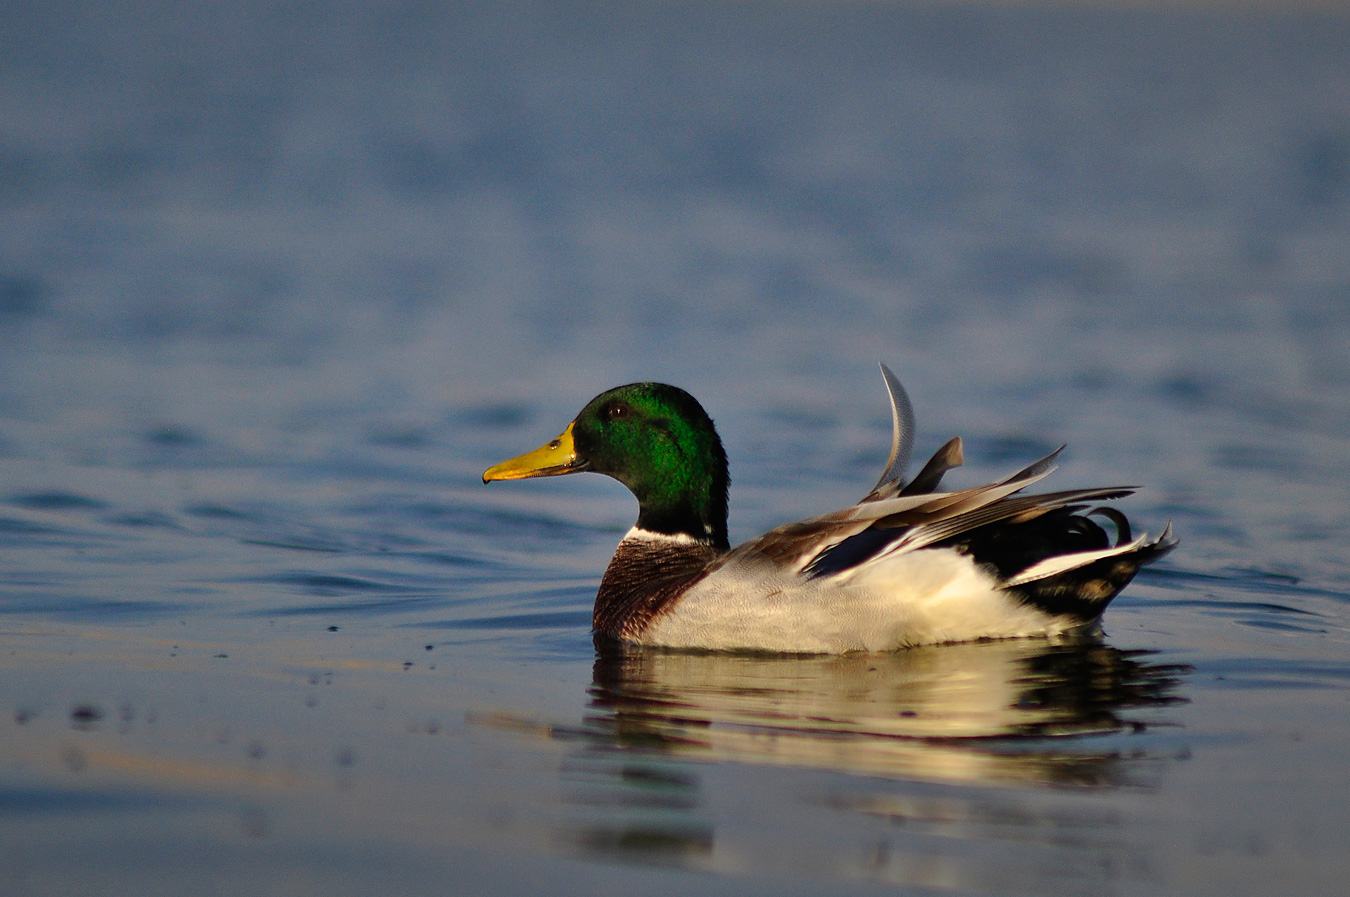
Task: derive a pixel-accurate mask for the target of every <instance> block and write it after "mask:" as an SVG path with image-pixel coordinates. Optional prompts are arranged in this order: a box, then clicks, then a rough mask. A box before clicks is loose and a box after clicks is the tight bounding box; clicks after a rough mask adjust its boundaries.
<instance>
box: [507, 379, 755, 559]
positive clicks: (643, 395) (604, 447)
mask: <svg viewBox="0 0 1350 897" xmlns="http://www.w3.org/2000/svg"><path fill="white" fill-rule="evenodd" d="M582 470H593V471H595V472H596V473H603V474H606V475H607V476H611V477H613V478H614V479H616V480H618V481H619V482H620V483H623V484H624V485H625V486H627V487H628V489H629V490H630V491H631V492H632V493H633V495H635V496H637V500H638V526H639V527H641V528H643V529H645V530H648V531H651V532H656V533H666V534H671V535H674V534H678V533H684V534H686V535H689V536H692V537H693V538H695V539H698V540H699V541H702V542H708V543H710V544H712V545H714V546H716V547H718V548H722V549H725V548H726V547H727V487H728V485H729V483H730V480H729V478H728V476H727V457H726V452H724V451H723V449H722V441H721V440H720V439H718V438H717V431H716V429H714V428H713V422H712V419H711V418H709V417H708V414H707V412H705V411H704V410H703V407H702V406H701V405H699V403H698V402H697V401H696V400H695V399H694V397H693V396H691V395H689V393H687V392H685V391H684V390H682V389H678V388H676V387H674V386H667V385H665V384H664V383H630V384H629V385H627V386H620V387H617V388H615V389H611V390H609V391H608V392H605V393H601V394H600V395H598V396H596V397H595V398H594V399H591V401H590V402H589V403H588V404H587V405H586V407H585V408H583V409H581V413H580V414H578V415H577V416H576V419H575V420H573V421H572V423H570V424H569V425H568V426H567V429H566V430H564V431H563V433H562V435H561V436H559V437H558V438H557V439H555V440H553V441H552V442H550V443H548V444H547V445H545V446H543V447H541V448H539V449H536V450H535V451H533V452H530V453H529V454H526V455H521V456H520V457H519V458H513V459H512V460H510V461H505V462H503V463H501V464H498V465H497V466H496V467H493V468H491V469H489V470H488V471H487V472H486V473H484V474H483V482H485V483H486V482H489V481H491V480H515V479H524V478H525V477H539V476H558V475H561V474H565V473H577V472H579V471H582Z"/></svg>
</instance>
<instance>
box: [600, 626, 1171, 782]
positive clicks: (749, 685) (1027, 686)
mask: <svg viewBox="0 0 1350 897" xmlns="http://www.w3.org/2000/svg"><path fill="white" fill-rule="evenodd" d="M1184 672H1185V668H1184V667H1178V666H1174V665H1165V664H1156V663H1151V662H1149V661H1147V660H1145V659H1143V658H1141V657H1138V656H1132V655H1130V654H1127V653H1125V652H1122V651H1120V650H1117V649H1115V648H1111V647H1109V646H1106V645H1103V644H1101V643H1100V642H1097V641H1095V640H1093V639H1083V640H1075V641H1071V642H1069V643H1064V644H1055V645H1047V644H1046V643H1045V642H1043V641H1028V640H1004V641H991V642H978V643H970V644H963V645H949V646H943V647H918V648H914V649H912V650H909V651H902V652H896V653H889V654H849V655H844V656H817V657H781V656H778V657H775V656H772V655H746V654H726V653H696V654H691V653H685V652H672V651H665V650H661V649H651V648H644V647H640V646H615V647H612V648H608V649H605V650H603V651H601V653H600V656H599V659H598V660H597V661H596V664H595V675H594V684H593V685H592V689H591V707H592V708H593V709H594V710H596V711H598V713H597V714H596V715H593V716H592V717H590V718H589V719H588V720H587V723H588V725H587V727H586V731H587V732H588V733H589V734H588V737H587V740H588V741H590V740H592V739H594V738H596V737H597V736H598V737H599V738H600V740H601V742H602V743H608V744H610V745H612V746H615V747H621V748H646V749H648V750H653V751H656V752H657V753H661V754H671V755H679V756H684V757H687V758H689V759H706V760H733V761H742V762H752V763H769V764H784V765H793V766H814V767H821V768H828V769H835V770H839V771H843V772H854V773H866V774H871V775H884V776H888V777H896V776H899V777H903V778H919V779H929V780H937V781H968V782H982V783H998V782H1010V781H1033V782H1060V783H1072V784H1092V785H1109V784H1118V783H1120V782H1123V781H1126V780H1128V779H1129V769H1127V768H1126V767H1127V766H1128V764H1123V763H1122V762H1121V753H1122V752H1121V750H1120V748H1121V744H1120V742H1119V741H1118V740H1117V739H1112V738H1106V739H1102V738H1091V739H1087V740H1086V741H1082V740H1078V739H1071V740H1069V741H1067V742H1066V741H1065V740H1064V738H1063V737H1062V736H1072V735H1080V736H1081V735H1095V736H1105V735H1111V734H1116V733H1127V734H1131V735H1133V734H1134V733H1138V732H1141V731H1143V730H1144V729H1145V728H1146V725H1147V723H1148V722H1151V721H1152V719H1153V717H1152V716H1151V715H1150V714H1148V713H1147V710H1148V708H1154V709H1158V708H1162V707H1165V706H1168V705H1170V704H1173V703H1176V702H1178V701H1182V700H1184V699H1182V698H1180V697H1177V696H1176V695H1175V694H1174V690H1175V687H1176V685H1177V682H1178V676H1179V675H1181V674H1182V673H1184ZM1131 741H1132V746H1133V747H1135V748H1139V747H1142V745H1141V744H1139V743H1138V742H1134V741H1133V739H1131Z"/></svg>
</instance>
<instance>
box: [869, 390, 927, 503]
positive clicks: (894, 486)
mask: <svg viewBox="0 0 1350 897" xmlns="http://www.w3.org/2000/svg"><path fill="white" fill-rule="evenodd" d="M881 376H882V378H883V379H884V380H885V381H886V392H887V393H888V394H889V395H890V398H891V456H890V457H889V458H888V459H886V469H885V470H883V471H882V472H881V479H879V480H877V484H876V485H875V486H873V487H872V491H871V492H869V493H867V497H866V498H864V499H863V501H879V500H881V499H884V498H890V497H892V496H894V495H895V494H897V493H898V492H899V491H900V487H901V486H903V485H904V480H905V471H906V470H907V469H908V468H909V456H910V455H911V454H913V452H914V430H915V428H916V426H917V425H916V422H915V417H914V405H913V403H912V402H910V400H909V394H908V393H907V392H905V387H904V386H903V385H901V383H900V378H899V377H897V376H895V373H894V372H893V371H891V369H890V368H888V367H886V365H884V364H883V365H881Z"/></svg>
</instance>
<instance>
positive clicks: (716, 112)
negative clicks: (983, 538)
mask: <svg viewBox="0 0 1350 897" xmlns="http://www.w3.org/2000/svg"><path fill="white" fill-rule="evenodd" d="M0 34H3V42H4V44H5V50H4V52H3V54H0V121H3V122H4V125H3V128H0V894H11V893H12V894H16V895H29V894H58V893H61V894H64V893H106V894H137V895H142V894H181V893H194V894H197V893H231V894H234V893H276V894H297V893H320V892H323V893H339V894H342V893H350V894H371V893H394V892H408V893H478V894H517V893H529V892H539V893H582V892H587V893H589V892H594V891H596V890H598V889H604V890H607V891H610V892H618V893H632V892H638V891H641V892H644V893H681V894H683V893H736V894H744V893H775V894H785V893H786V894H791V893H803V894H805V893H813V894H814V893H822V892H845V891H846V892H857V893H871V892H877V893H882V892H894V891H896V890H900V891H902V892H905V893H933V892H943V893H969V894H1008V893H1017V894H1079V893H1082V894H1088V893H1091V894H1102V893H1109V894H1115V893H1119V894H1135V893H1138V894H1154V893H1185V894H1211V893H1212V894H1224V895H1231V894H1266V893H1273V892H1280V893H1299V894H1339V893H1342V892H1343V889H1344V882H1345V880H1346V878H1347V876H1348V875H1350V860H1347V859H1346V853H1345V849H1344V837H1343V832H1344V830H1345V827H1346V824H1347V822H1350V812H1348V811H1347V810H1346V801H1345V793H1346V787H1345V782H1346V781H1347V780H1348V779H1350V752H1347V751H1346V748H1345V744H1346V732H1347V727H1348V726H1350V626H1348V625H1347V617H1348V615H1350V544H1348V543H1347V538H1346V535H1345V533H1346V531H1347V524H1350V519H1348V518H1350V511H1348V510H1347V508H1350V486H1348V485H1347V483H1350V478H1347V477H1346V475H1345V472H1346V469H1347V466H1348V465H1350V424H1348V423H1347V421H1350V302H1347V297H1348V296H1350V254H1348V253H1347V252H1346V251H1345V248H1346V247H1347V246H1350V101H1348V100H1347V98H1350V22H1348V21H1347V19H1346V18H1344V17H1343V16H1340V15H1337V14H1334V13H1330V12H1318V11H1316V10H1308V11H1293V12H1289V11H1285V12H1280V13H1275V12H1263V11H1261V10H1259V9H1247V10H1245V11H1243V12H1241V13H1237V12H1228V11H1225V10H1223V9H1221V8H1220V9H1211V8H1203V9H1200V10H1197V11H1189V12H1186V11H1183V12H1176V11H1165V10H1151V11H1130V10H1120V9H1105V10H1102V9H1083V8H1078V7H1059V6H1040V5H1036V4H1022V5H1008V6H1004V5H991V6H982V5H947V4H943V5H939V6H936V7H932V8H927V7H922V6H915V5H907V4H844V5H838V4H791V5H787V4H781V5H780V4H758V5H744V6H739V5H738V6H730V7H724V6H720V5H697V4H695V5H684V4H640V5H638V6H636V7H632V8H630V7H629V6H623V5H612V6H611V5H606V4H598V3H597V4H584V5H582V6H581V7H580V8H574V7H569V6H566V5H552V4H541V5H529V6H522V7H516V8H512V9H511V10H509V11H507V10H501V9H498V8H497V7H495V6H493V5H483V6H481V7H479V6H474V5H454V6H452V7H450V8H445V9H442V8H438V7H435V6H432V5H417V4H411V5H380V6H372V5H366V4H357V3H339V4H327V5H322V6H313V7H310V6H298V5H296V6H292V5H283V4H265V3H243V4H237V5H235V6H234V7H232V8H230V9H229V10H226V9H223V8H219V9H218V8H216V7H214V6H210V5H205V4H200V5H199V4H186V5H184V4H154V3H146V4H134V3H109V4H97V5H88V6H87V7H81V8H77V9H73V10H60V11H57V10H54V9H53V8H49V7H48V6H47V5H39V4H27V3H12V4H9V5H7V6H6V8H5V10H4V11H0ZM877 361H885V362H887V363H888V364H890V365H891V366H892V367H893V368H894V369H895V370H896V371H897V373H899V374H900V376H901V377H902V379H904V381H905V382H906V384H907V386H908V387H909V390H910V392H911V394H912V396H913V398H914V400H915V404H916V407H917V410H918V414H919V423H920V438H919V445H918V450H919V452H920V453H922V452H923V450H925V449H926V450H928V451H931V450H933V449H935V448H936V447H937V446H938V445H939V444H941V442H942V441H944V440H945V439H946V438H947V437H948V436H950V435H954V434H960V435H962V436H964V437H965V438H966V440H967V441H966V446H967V461H968V464H967V468H966V469H964V470H962V471H958V472H957V473H956V474H955V475H954V477H953V480H952V482H954V483H956V484H963V485H970V484H974V483H976V482H984V481H986V480H987V479H988V478H990V477H993V476H995V475H999V474H1006V473H1008V472H1010V471H1011V470H1014V469H1016V468H1018V467H1020V466H1022V465H1023V464H1025V463H1026V462H1028V461H1030V460H1032V459H1033V458H1035V457H1037V456H1038V455H1039V454H1040V453H1044V452H1046V451H1048V450H1050V449H1053V448H1054V447H1055V446H1056V445H1058V444H1060V443H1061V442H1067V443H1068V444H1069V450H1068V452H1067V453H1066V456H1065V460H1064V463H1063V464H1062V466H1061V469H1060V470H1059V472H1057V473H1056V474H1055V477H1054V480H1053V482H1054V483H1055V484H1057V486H1058V487H1059V488H1067V487H1072V486H1074V485H1096V484H1104V483H1117V482H1125V483H1141V484H1145V486H1146V487H1147V488H1145V489H1144V490H1143V491H1141V492H1140V493H1139V494H1138V495H1136V496H1134V497H1133V498H1131V499H1129V500H1128V501H1127V502H1125V503H1124V504H1123V507H1124V508H1125V509H1126V510H1127V511H1129V512H1130V514H1131V516H1132V519H1133V520H1134V521H1135V523H1136V528H1137V529H1141V530H1143V529H1147V530H1150V531H1153V532H1157V531H1158V529H1159V528H1161V526H1162V525H1163V523H1164V522H1166V521H1167V520H1172V521H1173V523H1174V526H1175V528H1176V530H1177V532H1178V533H1179V535H1180V536H1181V538H1182V546H1181V548H1180V549H1179V550H1178V551H1176V552H1175V553H1174V554H1173V555H1171V556H1170V557H1169V558H1167V559H1166V561H1164V562H1163V563H1162V564H1160V565H1158V566H1157V567H1154V568H1151V569H1149V570H1147V571H1145V572H1144V573H1143V574H1141V575H1140V577H1139V578H1138V580H1137V581H1136V582H1135V583H1134V584H1133V585H1131V586H1130V588H1129V589H1128V590H1127V591H1126V592H1125V593H1124V594H1123V595H1122V596H1121V597H1120V598H1119V599H1117V601H1116V602H1115V603H1114V604H1113V605H1112V607H1111V609H1110V611H1109V612H1108V614H1107V616H1106V620H1105V630H1106V634H1105V637H1104V638H1103V639H1102V640H1101V641H1094V642H1088V643H1084V644H1076V645H1063V646H1056V647H1049V646H1046V645H1043V644H1039V643H1036V642H1034V641H1028V642H1008V643H994V644H976V645H963V646H950V647H942V648H929V649H919V650H913V651H907V652H903V653H898V654H894V655H886V656H849V657H841V658H828V657H821V658H773V657H753V656H718V655H698V654H694V655H690V654H672V653H661V652H650V651H638V650H631V651H625V652H619V653H614V654H609V653H606V654H597V652H596V649H595V647H594V646H593V644H592V642H591V639H590V635H589V632H588V627H589V614H590V604H591V600H592V598H593V596H594V590H595V587H596V585H597V583H598V579H599V574H600V572H601V571H602V570H603V567H604V564H605V563H606V561H607V560H608V557H609V554H610V552H611V551H612V549H613V546H614V544H615V543H616V542H617V540H618V539H619V537H620V536H621V534H622V533H623V532H624V531H625V530H626V529H627V528H628V527H629V525H630V524H631V522H632V520H633V517H634V513H635V506H634V503H633V501H632V499H631V498H630V497H629V496H628V495H627V493H626V492H625V491H624V490H623V489H622V487H619V486H618V485H616V484H614V483H612V482H609V481H607V480H603V479H602V478H599V477H573V478H567V479H565V480H561V481H532V482H528V483H515V484H499V485H494V486H492V487H491V488H488V487H484V486H482V485H481V484H480V483H479V475H480V474H481V472H482V470H483V469H484V468H485V467H486V466H488V465H489V464H491V463H494V462H496V461H499V460H501V459H502V458H505V457H508V456H510V455H514V454H517V453H518V452H520V451H523V450H525V449H529V448H533V447H534V446H535V445H538V444H539V443H541V442H543V441H544V440H546V439H547V438H550V437H551V436H553V435H555V434H556V433H557V432H558V431H559V430H560V429H561V427H562V426H563V425H564V424H565V423H566V422H567V421H568V420H569V419H570V417H571V416H572V414H574V413H575V412H576V411H577V410H578V409H579V408H580V407H581V405H582V404H583V403H584V402H585V401H586V400H587V399H589V398H590V397H591V396H592V395H593V394H595V393H596V392H598V391H600V390H602V389H604V388H606V387H609V386H612V385H615V384H618V383H622V382H628V381H631V380H635V379H646V378H652V379H663V380H668V381H671V382H675V383H678V384H680V385H682V386H684V387H686V388H687V389H689V390H690V391H692V392H693V393H694V394H695V395H698V396H699V397H700V399H702V400H703V402H704V404H705V405H706V406H707V407H708V409H709V411H710V412H711V413H712V415H713V416H714V418H715V419H716V420H717V422H718V425H719V428H720V429H721V432H722V434H723V437H724V439H725V441H726V443H727V447H728V453H729V456H730V459H731V464H732V476H733V487H732V521H731V528H732V538H733V541H737V540H738V539H743V538H747V537H749V536H752V535H754V534H756V533H758V532H760V531H762V530H763V529H765V528H767V527H769V526H772V525H775V524H778V523H782V522H785V521H787V520H791V519H797V518H800V517H803V516H807V515H809V514H813V513H817V512H821V511H824V510H828V509H831V508H834V507H838V506H841V505H844V504H847V503H851V502H853V501H855V500H856V499H857V498H858V497H859V496H861V495H862V494H863V493H864V492H865V491H866V490H867V488H868V487H869V486H870V485H871V484H872V482H873V481H874V479H875V476H876V473H877V472H878V470H879V469H880V466H881V464H882V462H883V460H884V457H885V452H886V449H887V446H888V438H889V419H888V416H887V408H886V403H885V391H884V388H883V386H882V384H881V380H880V377H879V376H878V375H877V373H876V368H875V364H876V362H877Z"/></svg>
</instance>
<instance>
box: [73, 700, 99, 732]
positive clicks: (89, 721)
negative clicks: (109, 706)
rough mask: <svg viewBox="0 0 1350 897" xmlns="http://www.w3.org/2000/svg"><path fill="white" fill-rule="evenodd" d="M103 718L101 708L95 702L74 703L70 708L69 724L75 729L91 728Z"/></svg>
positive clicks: (95, 726)
mask: <svg viewBox="0 0 1350 897" xmlns="http://www.w3.org/2000/svg"><path fill="white" fill-rule="evenodd" d="M102 720H103V710H102V708H100V707H99V706H98V705H97V704H76V705H75V706H74V707H72V708H71V710H70V724H71V726H73V727H74V728H76V729H93V728H97V726H98V724H99V723H100V722H101V721H102Z"/></svg>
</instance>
